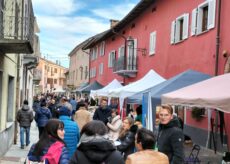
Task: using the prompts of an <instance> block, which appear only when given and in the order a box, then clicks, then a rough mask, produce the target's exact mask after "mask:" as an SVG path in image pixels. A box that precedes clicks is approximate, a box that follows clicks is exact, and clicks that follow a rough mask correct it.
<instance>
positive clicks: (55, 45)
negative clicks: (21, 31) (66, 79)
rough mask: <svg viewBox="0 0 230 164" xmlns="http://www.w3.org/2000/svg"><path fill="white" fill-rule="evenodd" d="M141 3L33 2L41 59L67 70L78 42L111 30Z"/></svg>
mask: <svg viewBox="0 0 230 164" xmlns="http://www.w3.org/2000/svg"><path fill="white" fill-rule="evenodd" d="M139 1H140V0H32V3H33V9H34V14H35V17H36V19H37V23H38V26H39V29H40V33H38V35H39V38H40V49H41V54H42V57H44V56H45V57H46V59H48V60H51V61H54V62H55V61H56V60H59V61H60V64H61V65H62V66H64V67H66V68H68V67H69V58H68V54H69V53H70V52H71V51H72V50H73V49H74V48H75V47H76V46H77V45H78V44H79V43H81V42H83V41H84V40H86V39H88V38H89V37H91V36H94V35H96V34H98V33H101V32H103V31H105V30H108V29H109V28H110V19H115V20H121V19H122V18H124V17H125V16H126V15H127V14H128V13H129V11H130V10H131V9H133V7H134V6H135V5H136V4H137V3H138V2H139Z"/></svg>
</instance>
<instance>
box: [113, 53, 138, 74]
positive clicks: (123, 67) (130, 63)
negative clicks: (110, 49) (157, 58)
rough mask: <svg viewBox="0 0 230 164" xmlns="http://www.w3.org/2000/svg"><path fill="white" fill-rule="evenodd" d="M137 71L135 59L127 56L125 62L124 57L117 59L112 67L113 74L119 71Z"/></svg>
mask: <svg viewBox="0 0 230 164" xmlns="http://www.w3.org/2000/svg"><path fill="white" fill-rule="evenodd" d="M136 70H137V57H136V56H128V57H127V58H126V61H125V57H124V56H122V57H120V58H118V59H117V60H116V61H115V62H114V65H113V72H119V71H136Z"/></svg>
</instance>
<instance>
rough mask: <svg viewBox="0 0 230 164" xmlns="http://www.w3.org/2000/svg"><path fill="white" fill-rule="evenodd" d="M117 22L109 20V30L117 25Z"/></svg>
mask: <svg viewBox="0 0 230 164" xmlns="http://www.w3.org/2000/svg"><path fill="white" fill-rule="evenodd" d="M118 22H119V20H115V19H110V28H113V27H114V26H116V25H117V24H118Z"/></svg>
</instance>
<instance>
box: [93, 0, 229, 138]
mask: <svg viewBox="0 0 230 164" xmlns="http://www.w3.org/2000/svg"><path fill="white" fill-rule="evenodd" d="M204 1H205V0H195V1H193V0H190V1H188V0H186V1H182V0H181V1H179V2H178V0H164V1H162V0H156V1H155V3H153V4H152V5H151V6H149V8H147V9H146V10H145V11H144V12H143V13H142V14H141V15H140V16H139V17H137V18H136V19H135V20H133V22H131V23H129V24H127V25H126V27H125V28H124V29H122V30H121V31H120V33H122V32H123V31H125V34H124V35H125V36H126V37H128V36H132V37H133V38H137V45H138V48H147V51H148V52H149V35H150V33H151V32H153V31H156V33H157V34H156V36H157V37H156V53H155V55H153V56H149V55H148V53H147V55H146V56H142V55H141V52H138V73H137V76H136V77H135V78H129V79H126V84H128V83H129V82H132V81H136V80H138V79H140V78H141V77H143V76H144V75H145V74H146V73H147V72H148V71H149V70H150V69H154V70H155V71H156V72H158V73H159V74H160V75H161V76H163V77H164V78H166V79H168V78H170V77H173V76H175V75H177V74H179V73H181V72H183V71H185V70H187V69H193V70H197V71H200V72H203V73H207V74H210V75H214V74H215V61H216V59H215V54H216V33H217V30H216V29H217V21H216V25H215V28H213V29H211V30H209V31H207V32H204V33H202V34H200V35H197V36H190V28H189V35H188V38H187V39H186V40H184V41H182V42H180V43H178V44H175V45H171V44H170V36H171V35H170V33H171V22H172V21H173V20H175V19H176V18H177V17H178V16H180V15H182V14H184V13H189V27H190V26H191V20H192V17H191V15H192V10H193V9H194V8H196V7H197V6H198V5H199V4H201V3H202V2H204ZM218 1H219V0H216V2H217V4H218ZM217 4H216V11H218V5H217ZM229 9H230V1H229V0H222V11H221V29H220V30H221V33H220V55H219V67H218V68H219V74H223V71H224V64H225V61H226V58H224V57H223V55H222V52H223V50H227V51H228V53H230V44H229V43H230V30H229V25H230V19H229V18H228V16H229ZM217 13H218V12H216V20H217ZM133 23H134V24H135V27H134V28H131V25H132V24H133ZM122 44H124V40H123V38H121V37H119V36H115V40H114V41H112V39H111V38H108V39H107V40H106V50H105V56H103V57H100V56H99V57H98V60H96V61H94V62H91V68H92V67H94V66H97V77H96V78H94V79H97V80H98V81H99V82H100V83H102V84H103V85H106V84H108V83H109V82H111V81H112V80H113V79H114V78H117V79H118V80H120V81H123V78H122V77H120V76H117V75H116V74H114V73H113V71H112V68H107V65H108V54H109V52H110V51H111V50H116V52H118V48H119V47H120V46H121V45H122ZM100 62H104V74H103V76H98V75H99V74H98V66H99V63H100ZM94 79H91V80H90V81H93V80H94ZM188 117H190V114H189V113H188V116H187V118H188ZM225 118H226V122H229V121H230V115H229V114H228V115H226V116H225ZM188 122H189V123H190V124H193V125H194V126H197V127H201V128H204V129H205V128H207V121H205V120H204V122H203V123H202V124H201V126H200V123H195V122H192V121H191V120H188ZM227 131H229V132H230V126H227ZM228 140H229V141H230V137H229V138H228Z"/></svg>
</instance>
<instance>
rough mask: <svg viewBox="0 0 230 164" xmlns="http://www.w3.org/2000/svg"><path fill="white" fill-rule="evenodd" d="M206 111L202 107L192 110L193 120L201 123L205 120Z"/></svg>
mask: <svg viewBox="0 0 230 164" xmlns="http://www.w3.org/2000/svg"><path fill="white" fill-rule="evenodd" d="M204 112H205V109H204V108H200V107H193V108H192V118H194V119H195V120H197V121H200V120H201V119H202V118H203V115H204Z"/></svg>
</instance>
